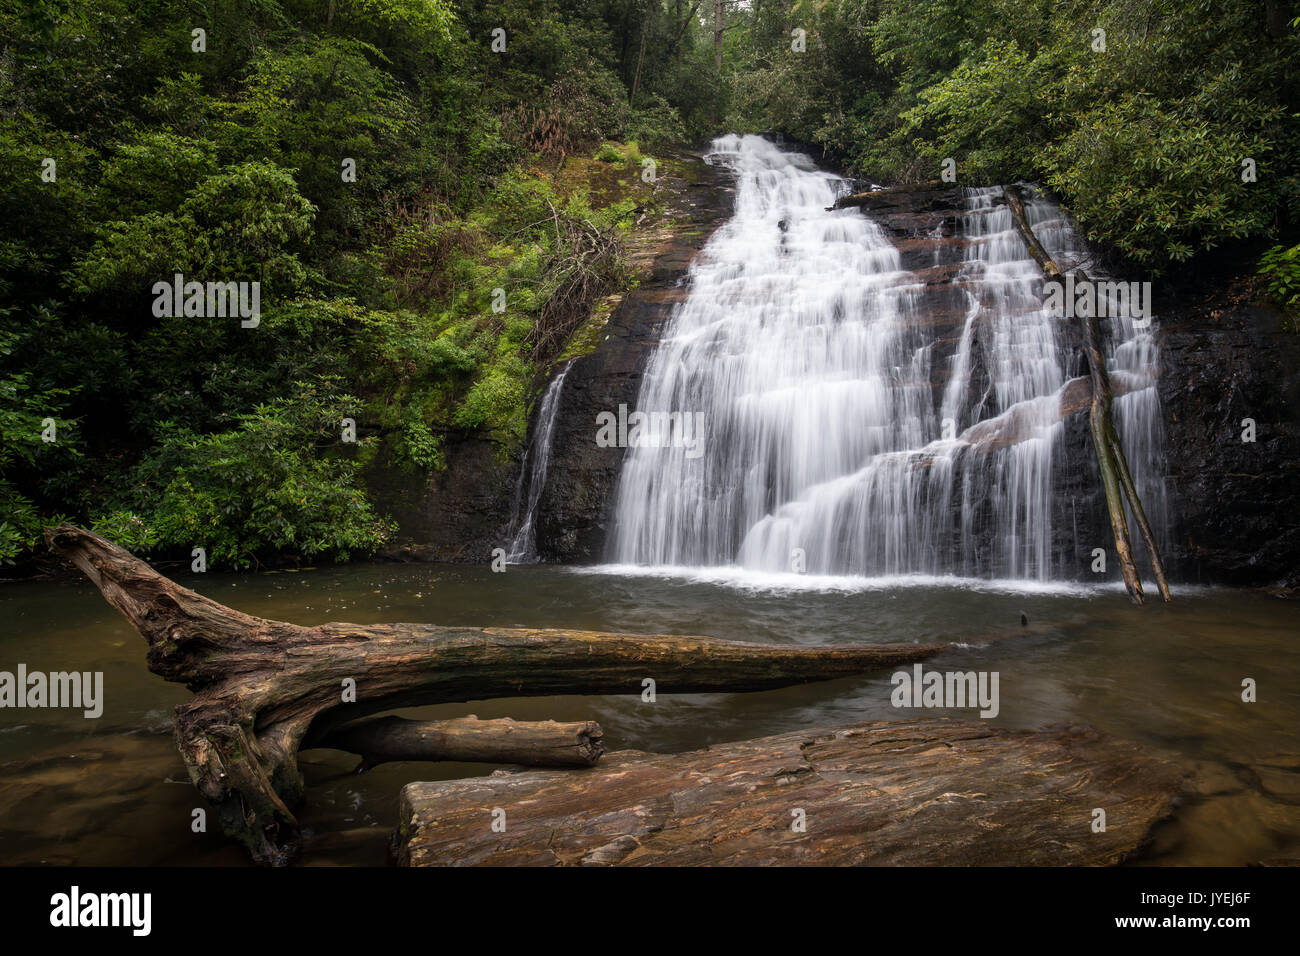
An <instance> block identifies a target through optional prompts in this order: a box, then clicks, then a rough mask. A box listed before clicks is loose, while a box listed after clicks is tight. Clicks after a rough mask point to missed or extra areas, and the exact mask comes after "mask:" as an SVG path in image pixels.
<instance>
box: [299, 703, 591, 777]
mask: <svg viewBox="0 0 1300 956" xmlns="http://www.w3.org/2000/svg"><path fill="white" fill-rule="evenodd" d="M603 736H604V735H603V733H602V732H601V729H600V724H598V723H596V722H595V721H594V720H580V721H572V722H569V723H556V722H555V721H553V720H525V721H515V720H511V719H510V718H509V717H504V718H501V719H499V720H479V719H478V718H477V717H473V716H470V717H459V718H456V719H454V720H407V719H406V718H404V717H394V716H391V715H390V716H388V717H375V718H373V719H371V720H359V721H357V722H356V723H352V724H345V725H343V726H342V727H339V728H337V729H335V730H332V731H330V732H329V733H328V734H326V735H325V736H324V737H323V738H321V739H320V740H319V741H317V742H316V743H315V745H314V746H316V747H325V748H330V749H333V750H346V751H347V752H348V753H354V754H358V755H360V757H361V758H362V759H361V764H360V765H359V766H358V767H357V770H358V772H360V771H363V770H369V769H370V768H371V767H377V766H378V765H379V764H381V763H387V762H389V761H393V760H458V761H469V762H476V763H511V764H520V765H522V766H525V767H590V766H591V765H592V764H594V763H595V762H596V761H597V760H599V759H600V755H601V754H603V753H604V752H605V745H604V744H603V743H601V738H602V737H603Z"/></svg>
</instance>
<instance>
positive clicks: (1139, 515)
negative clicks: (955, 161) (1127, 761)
mask: <svg viewBox="0 0 1300 956" xmlns="http://www.w3.org/2000/svg"><path fill="white" fill-rule="evenodd" d="M1002 192H1003V195H1004V196H1005V198H1006V201H1007V207H1008V208H1009V209H1010V210H1011V219H1012V221H1013V222H1014V223H1015V225H1016V230H1017V231H1018V232H1019V233H1020V237H1021V238H1022V239H1023V240H1024V242H1025V245H1026V246H1028V247H1029V254H1030V255H1031V256H1032V257H1033V258H1034V261H1035V262H1037V263H1038V265H1039V268H1041V269H1042V270H1043V274H1044V275H1046V276H1047V279H1048V281H1049V282H1060V281H1062V279H1063V278H1064V273H1063V272H1062V271H1061V268H1060V266H1058V265H1057V264H1056V262H1055V260H1053V259H1052V257H1051V255H1050V254H1048V252H1047V250H1046V249H1045V248H1044V247H1043V244H1042V243H1041V242H1039V241H1038V237H1037V236H1036V235H1034V230H1033V228H1032V227H1031V226H1030V225H1029V217H1028V216H1026V215H1025V207H1024V203H1023V202H1022V201H1021V199H1020V193H1019V191H1018V190H1017V189H1016V187H1015V186H1006V187H1004V188H1003V190H1002ZM1077 271H1078V274H1079V276H1080V277H1081V278H1082V280H1083V281H1084V282H1088V281H1090V280H1089V279H1088V276H1087V274H1086V273H1084V272H1083V270H1082V269H1080V270H1077ZM1078 318H1079V325H1080V327H1081V329H1082V332H1083V353H1084V356H1085V357H1086V358H1087V360H1088V377H1089V381H1090V384H1091V391H1092V405H1091V410H1090V412H1089V416H1088V423H1089V426H1090V429H1091V431H1092V444H1093V448H1094V450H1095V451H1096V453H1097V467H1098V469H1099V470H1100V472H1101V483H1102V488H1103V490H1104V491H1105V494H1106V510H1107V513H1108V514H1109V515H1110V525H1111V532H1112V533H1113V535H1114V538H1115V552H1116V554H1117V556H1118V558H1119V566H1120V573H1121V574H1122V575H1123V577H1124V586H1125V588H1127V590H1128V593H1129V597H1131V598H1132V599H1133V602H1134V603H1135V604H1141V603H1142V600H1143V598H1142V579H1141V577H1139V575H1138V571H1137V565H1136V564H1135V563H1134V561H1133V549H1132V546H1131V545H1130V543H1129V535H1128V519H1127V518H1126V517H1125V516H1124V498H1127V499H1128V503H1129V508H1130V509H1131V510H1132V511H1133V518H1134V520H1135V521H1136V522H1137V525H1138V530H1139V532H1140V533H1141V535H1142V540H1143V541H1144V542H1145V543H1146V546H1147V554H1148V555H1149V556H1150V559H1151V570H1152V574H1153V575H1154V577H1155V579H1156V586H1157V587H1158V588H1159V589H1160V595H1161V597H1163V598H1164V600H1165V602H1166V603H1168V601H1169V600H1170V599H1171V598H1170V594H1169V582H1168V581H1167V580H1166V578H1165V567H1164V562H1163V561H1162V560H1161V559H1160V549H1159V547H1158V546H1157V545H1156V540H1155V535H1154V533H1152V531H1151V525H1150V523H1149V522H1148V521H1147V515H1146V510H1145V509H1144V508H1143V507H1142V499H1141V498H1139V497H1138V493H1137V487H1136V485H1135V484H1134V482H1133V476H1132V475H1131V474H1130V472H1129V467H1128V459H1127V457H1126V456H1125V455H1124V448H1123V446H1122V445H1121V444H1120V440H1119V433H1118V432H1116V430H1115V421H1114V418H1113V416H1112V415H1111V405H1112V404H1113V401H1114V398H1113V393H1112V392H1111V385H1110V372H1109V371H1108V369H1107V367H1106V357H1105V355H1103V354H1102V351H1101V328H1100V326H1099V324H1098V322H1097V317H1096V315H1087V316H1079V317H1078ZM1121 495H1122V496H1123V497H1121Z"/></svg>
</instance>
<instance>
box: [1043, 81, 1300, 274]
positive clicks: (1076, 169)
mask: <svg viewBox="0 0 1300 956" xmlns="http://www.w3.org/2000/svg"><path fill="white" fill-rule="evenodd" d="M1205 115H1206V114H1205V113H1204V112H1203V111H1202V110H1201V109H1199V108H1198V104H1196V103H1192V102H1177V103H1171V104H1167V105H1166V104H1162V103H1160V102H1159V101H1157V100H1156V99H1155V98H1154V97H1150V96H1145V95H1132V96H1126V97H1124V98H1123V99H1122V100H1120V101H1119V102H1117V103H1107V104H1105V105H1102V106H1099V107H1097V108H1095V109H1092V110H1089V111H1088V112H1087V113H1085V114H1084V115H1083V116H1082V117H1081V118H1080V121H1079V123H1078V125H1077V126H1076V127H1075V128H1074V129H1073V130H1072V131H1071V133H1070V134H1069V135H1068V136H1066V137H1065V138H1064V139H1062V140H1061V141H1060V142H1059V143H1055V144H1052V145H1051V146H1050V147H1049V148H1047V149H1046V150H1044V152H1043V157H1044V159H1043V162H1044V165H1045V166H1046V168H1047V170H1048V182H1050V183H1051V184H1052V186H1053V187H1055V188H1056V189H1057V190H1059V191H1060V192H1062V193H1063V194H1064V195H1067V196H1070V197H1072V203H1071V209H1072V211H1073V212H1074V214H1075V215H1076V216H1077V217H1078V218H1079V219H1080V220H1081V221H1082V222H1083V223H1084V224H1085V225H1086V226H1087V232H1088V237H1089V238H1090V239H1092V240H1094V241H1098V242H1102V243H1106V244H1108V245H1110V246H1112V247H1113V248H1115V249H1117V250H1118V251H1119V252H1120V253H1121V254H1123V255H1124V256H1126V257H1128V258H1129V259H1131V260H1133V261H1134V262H1137V263H1142V264H1144V265H1153V266H1156V267H1157V268H1159V267H1161V266H1163V265H1164V264H1165V263H1166V262H1167V261H1170V260H1172V261H1174V262H1180V261H1184V260H1186V259H1188V258H1190V257H1191V256H1192V255H1193V254H1194V253H1196V252H1199V251H1202V250H1206V249H1213V248H1214V247H1215V246H1218V245H1221V244H1222V243H1223V242H1225V241H1227V240H1229V239H1239V238H1243V237H1245V236H1249V235H1255V234H1259V233H1260V232H1262V231H1264V230H1266V229H1267V227H1268V225H1269V222H1270V220H1271V218H1272V212H1273V209H1274V206H1275V202H1276V195H1277V194H1276V190H1274V189H1270V188H1269V187H1268V186H1267V185H1261V184H1259V183H1244V182H1242V179H1241V173H1242V166H1241V159H1242V157H1252V158H1253V159H1254V160H1255V161H1256V163H1258V166H1259V172H1258V175H1259V176H1260V177H1261V178H1262V179H1265V180H1267V179H1268V178H1270V177H1271V176H1272V174H1273V172H1274V171H1273V170H1272V169H1270V168H1269V167H1268V164H1267V160H1268V156H1269V154H1270V153H1271V151H1272V145H1271V144H1270V142H1269V140H1268V137H1267V135H1266V133H1265V128H1266V126H1267V125H1268V124H1269V123H1270V122H1272V121H1273V120H1275V119H1276V117H1277V112H1276V111H1274V110H1265V109H1263V108H1261V107H1259V106H1257V105H1255V104H1252V103H1249V102H1245V101H1242V102H1238V103H1236V104H1234V109H1233V112H1232V113H1231V114H1229V115H1230V118H1221V119H1217V120H1215V121H1211V120H1209V119H1206V118H1205Z"/></svg>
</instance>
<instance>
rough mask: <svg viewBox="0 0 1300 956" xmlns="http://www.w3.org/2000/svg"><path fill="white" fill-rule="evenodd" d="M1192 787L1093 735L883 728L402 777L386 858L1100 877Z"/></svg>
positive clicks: (927, 724) (1135, 751)
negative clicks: (434, 778) (582, 762)
mask: <svg viewBox="0 0 1300 956" xmlns="http://www.w3.org/2000/svg"><path fill="white" fill-rule="evenodd" d="M1183 779H1184V773H1183V771H1182V770H1180V769H1179V768H1177V767H1176V766H1175V765H1173V764H1170V763H1168V762H1166V761H1165V760H1164V759H1163V758H1160V757H1157V756H1153V755H1151V754H1149V753H1147V752H1145V751H1143V750H1142V749H1140V748H1138V747H1136V746H1135V745H1133V744H1130V743H1127V742H1124V741H1120V740H1116V739H1114V738H1110V737H1106V736H1103V735H1101V734H1098V733H1096V732H1095V731H1092V730H1088V729H1086V728H1079V727H1069V728H1064V729H1051V730H1042V731H1014V730H1001V729H997V728H992V727H986V726H982V725H981V724H980V723H979V721H977V720H976V721H971V720H955V719H949V718H937V719H921V720H905V721H876V722H873V723H864V724H853V725H849V726H846V727H839V728H833V729H827V730H812V731H806V732H796V733H788V734H780V735H778V736H775V737H765V738H762V739H759V740H747V741H741V742H739V743H732V744H723V745H720V746H716V747H710V748H708V749H706V750H699V751H694V752H692V753H685V754H678V755H673V756H660V755H651V754H643V753H637V752H634V751H621V752H618V753H613V754H609V755H608V756H606V757H605V759H604V760H602V761H601V763H600V764H599V766H597V767H594V768H590V769H585V770H574V771H558V772H538V771H526V772H520V771H498V772H496V773H494V774H492V775H491V776H489V777H482V778H479V779H475V780H453V781H446V782H439V783H412V784H408V785H407V786H406V787H405V788H403V790H402V796H401V804H400V809H399V812H398V821H399V822H398V830H397V834H396V836H395V839H394V849H395V851H396V856H397V860H398V862H399V863H400V864H403V865H408V866H448V865H489V866H493V865H495V866H501V865H514V866H557V865H558V866H573V865H586V866H602V865H604V866H608V865H618V866H646V865H667V866H729V865H734V866H777V865H779V866H827V865H830V866H907V865H918V864H920V865H938V866H943V865H948V866H999V865H1002V866H1005V865H1026V866H1067V865H1070V866H1107V865H1113V864H1116V863H1119V862H1121V861H1123V860H1125V859H1127V858H1129V857H1130V856H1132V855H1133V854H1134V853H1135V852H1137V851H1138V850H1139V849H1140V848H1141V847H1142V846H1143V845H1144V844H1145V843H1146V842H1147V839H1148V836H1149V834H1150V832H1151V828H1152V827H1153V826H1154V824H1155V823H1157V822H1158V821H1159V820H1161V819H1162V818H1164V817H1165V816H1167V815H1168V813H1169V811H1170V808H1171V806H1172V803H1173V800H1174V798H1175V797H1176V796H1177V794H1178V793H1179V791H1180V790H1181V788H1182V785H1183ZM1097 808H1100V809H1102V810H1104V811H1105V813H1106V829H1105V831H1104V832H1093V828H1092V824H1093V820H1094V814H1095V810H1096V809H1097ZM495 811H504V812H505V824H506V826H505V829H504V832H496V831H495V830H494V829H493V826H492V824H493V820H494V817H493V814H494V812H495ZM498 816H499V815H498ZM498 829H499V828H498Z"/></svg>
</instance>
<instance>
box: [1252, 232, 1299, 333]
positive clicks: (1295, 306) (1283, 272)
mask: <svg viewBox="0 0 1300 956" xmlns="http://www.w3.org/2000/svg"><path fill="white" fill-rule="evenodd" d="M1259 274H1260V275H1262V276H1263V277H1264V287H1265V288H1266V289H1267V290H1268V294H1269V295H1270V296H1271V297H1272V298H1274V299H1276V300H1277V302H1278V303H1280V304H1281V305H1282V306H1283V308H1285V309H1286V310H1287V311H1288V313H1290V325H1291V328H1292V329H1293V330H1294V331H1300V245H1295V246H1291V247H1290V248H1287V247H1285V246H1281V245H1276V246H1273V247H1272V248H1271V249H1269V250H1268V251H1267V252H1265V253H1264V255H1263V256H1262V257H1261V258H1260V260H1259Z"/></svg>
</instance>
